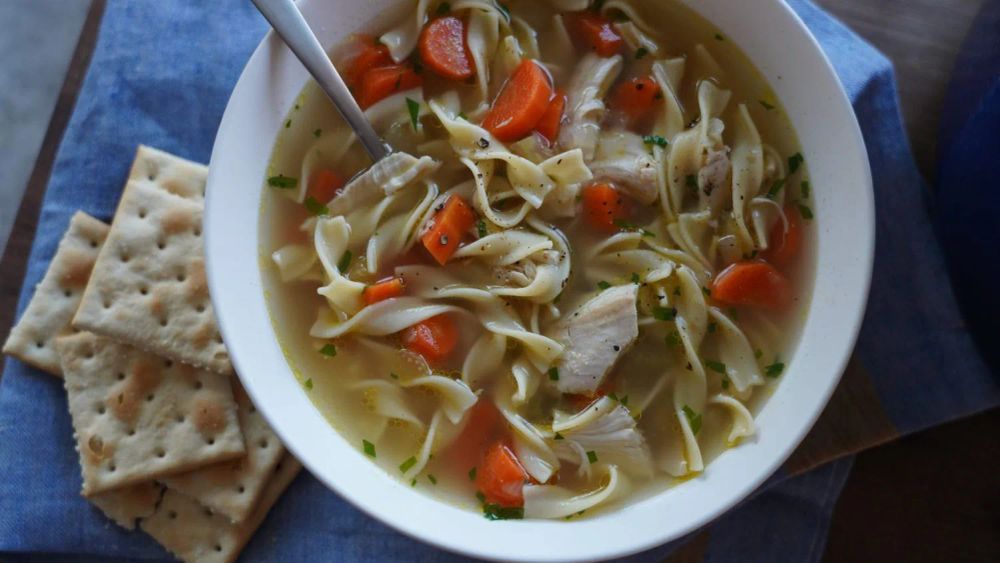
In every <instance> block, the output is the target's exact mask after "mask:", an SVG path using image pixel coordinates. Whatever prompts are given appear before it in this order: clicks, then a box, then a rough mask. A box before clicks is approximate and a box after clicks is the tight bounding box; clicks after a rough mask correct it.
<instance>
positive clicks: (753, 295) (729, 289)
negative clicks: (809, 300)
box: [711, 261, 792, 309]
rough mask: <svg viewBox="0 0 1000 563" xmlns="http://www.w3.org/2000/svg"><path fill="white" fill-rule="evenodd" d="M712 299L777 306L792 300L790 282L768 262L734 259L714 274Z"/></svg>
mask: <svg viewBox="0 0 1000 563" xmlns="http://www.w3.org/2000/svg"><path fill="white" fill-rule="evenodd" d="M711 293H712V299H715V300H716V301H718V302H720V303H724V304H726V305H750V306H755V307H767V308H770V309H778V308H781V307H784V306H786V305H788V303H789V302H791V300H792V284H791V283H790V282H789V281H788V279H787V278H785V276H783V275H781V272H779V271H778V270H776V269H775V268H774V266H772V265H770V264H768V263H767V262H759V261H754V262H737V263H735V264H733V265H731V266H729V267H728V268H726V269H725V270H723V271H722V272H720V273H719V275H718V276H716V277H715V281H714V282H713V283H712V292H711Z"/></svg>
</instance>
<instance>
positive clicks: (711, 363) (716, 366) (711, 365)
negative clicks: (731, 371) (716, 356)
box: [705, 360, 726, 375]
mask: <svg viewBox="0 0 1000 563" xmlns="http://www.w3.org/2000/svg"><path fill="white" fill-rule="evenodd" d="M705 367H707V368H708V369H710V370H712V371H714V372H717V373H721V374H723V375H725V374H726V364H724V363H722V362H717V361H715V360H705Z"/></svg>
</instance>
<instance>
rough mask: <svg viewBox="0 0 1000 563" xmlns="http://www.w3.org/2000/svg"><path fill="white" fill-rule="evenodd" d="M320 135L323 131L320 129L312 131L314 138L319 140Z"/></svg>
mask: <svg viewBox="0 0 1000 563" xmlns="http://www.w3.org/2000/svg"><path fill="white" fill-rule="evenodd" d="M322 134H323V130H322V129H316V130H314V131H313V137H316V138H317V139H319V137H320V135H322Z"/></svg>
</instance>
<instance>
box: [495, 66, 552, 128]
mask: <svg viewBox="0 0 1000 563" xmlns="http://www.w3.org/2000/svg"><path fill="white" fill-rule="evenodd" d="M550 99H552V85H551V83H550V81H549V75H548V74H546V73H545V71H544V70H542V67H540V66H538V64H537V63H535V62H533V61H530V60H527V59H525V60H524V61H521V64H520V65H519V66H518V67H517V69H515V70H514V74H512V75H511V76H510V78H509V79H507V83H506V84H504V85H503V89H502V90H500V94H498V95H497V97H496V99H495V100H493V106H492V107H490V111H489V112H488V113H487V114H486V117H485V118H484V119H483V123H482V125H483V127H484V128H485V129H486V130H487V131H489V132H490V133H493V135H494V136H495V137H496V138H497V139H500V140H501V141H503V142H505V143H507V142H511V141H516V140H518V139H521V138H523V137H524V136H526V135H527V134H528V133H531V130H532V129H534V128H535V126H536V125H538V122H539V121H540V120H541V119H542V116H543V115H545V112H546V111H548V109H549V100H550Z"/></svg>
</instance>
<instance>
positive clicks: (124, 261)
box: [118, 253, 132, 264]
mask: <svg viewBox="0 0 1000 563" xmlns="http://www.w3.org/2000/svg"><path fill="white" fill-rule="evenodd" d="M118 259H119V260H121V261H122V264H128V261H129V260H131V259H132V257H131V256H129V255H128V254H127V253H122V254H120V255H119V256H118Z"/></svg>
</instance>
